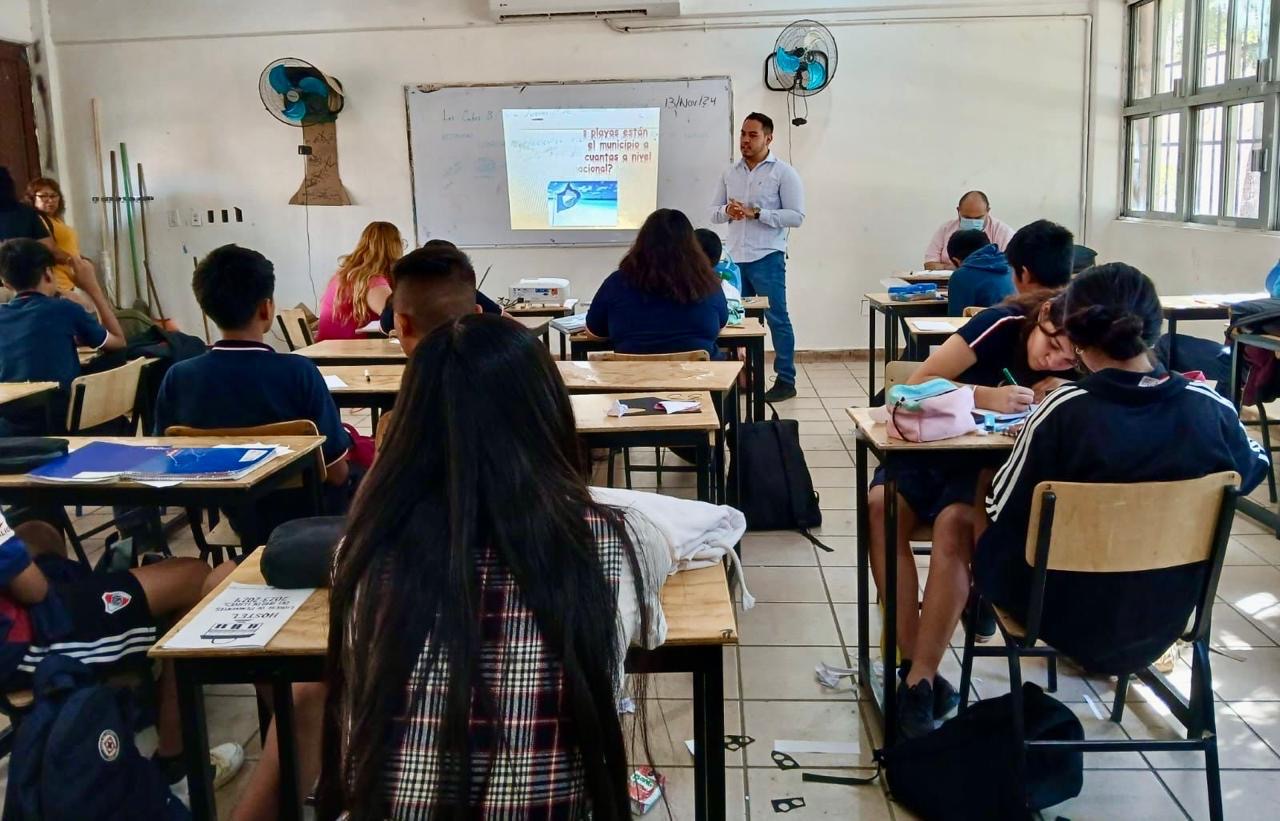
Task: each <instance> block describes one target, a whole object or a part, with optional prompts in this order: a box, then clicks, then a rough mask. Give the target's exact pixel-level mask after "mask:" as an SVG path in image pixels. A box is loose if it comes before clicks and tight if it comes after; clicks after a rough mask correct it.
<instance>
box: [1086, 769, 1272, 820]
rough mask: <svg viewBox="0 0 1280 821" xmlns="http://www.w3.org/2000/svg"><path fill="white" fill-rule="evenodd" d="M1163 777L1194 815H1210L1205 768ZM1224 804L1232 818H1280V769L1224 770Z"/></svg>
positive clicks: (1187, 809)
mask: <svg viewBox="0 0 1280 821" xmlns="http://www.w3.org/2000/svg"><path fill="white" fill-rule="evenodd" d="M1160 778H1161V779H1162V780H1163V781H1164V783H1165V784H1167V785H1168V787H1169V790H1170V791H1171V792H1172V793H1173V794H1174V795H1175V796H1176V797H1177V799H1178V802H1179V803H1181V804H1182V806H1183V807H1184V808H1185V809H1186V811H1187V812H1188V813H1190V815H1191V817H1192V818H1194V819H1196V821H1200V819H1205V818H1208V817H1209V796H1208V790H1207V789H1206V787H1205V780H1204V771H1203V770H1164V771H1162V772H1161V773H1160ZM1085 787H1086V788H1087V787H1088V782H1087V781H1086V782H1085ZM1222 803H1223V809H1224V812H1223V814H1224V815H1225V816H1226V817H1227V818H1230V819H1236V818H1239V819H1242V820H1243V819H1254V818H1258V819H1261V818H1280V772H1276V771H1274V770H1272V771H1270V772H1265V771H1260V772H1249V771H1239V770H1236V771H1230V770H1224V771H1223V773H1222ZM1073 817H1074V816H1073Z"/></svg>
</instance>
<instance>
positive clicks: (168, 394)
mask: <svg viewBox="0 0 1280 821" xmlns="http://www.w3.org/2000/svg"><path fill="white" fill-rule="evenodd" d="M191 286H192V289H193V290H194V291H195V295H196V302H198V303H199V304H200V309H201V310H202V311H204V312H205V314H207V315H208V317H209V318H210V319H212V320H213V321H214V323H215V324H216V325H217V326H218V330H219V331H220V332H221V334H222V338H221V339H219V340H218V341H217V342H215V343H213V347H212V348H211V349H210V350H209V352H208V353H206V354H203V355H201V356H197V357H194V358H192V359H186V360H183V361H182V362H177V363H175V364H174V365H173V367H171V368H170V369H169V372H168V373H167V374H165V377H164V381H163V382H161V384H160V393H159V395H158V396H157V398H156V431H155V432H156V435H157V436H163V435H164V432H165V430H166V429H168V428H169V427H170V426H172V425H183V426H187V427H193V428H244V427H255V426H258V425H269V424H272V423H275V422H288V421H292V420H297V419H309V420H311V421H312V422H315V424H316V428H317V430H318V431H319V432H320V435H321V436H324V437H325V442H324V445H323V446H322V450H323V453H324V461H325V477H324V481H325V485H326V488H325V491H326V492H325V504H324V507H325V509H326V510H327V511H328V512H331V513H334V514H337V513H341V512H342V511H343V510H345V509H346V506H347V503H348V502H349V500H350V495H351V492H352V487H351V484H353V482H354V477H352V476H351V472H350V470H349V467H348V464H347V451H348V449H349V448H350V447H351V437H350V436H349V435H348V433H347V431H346V429H345V428H343V426H342V417H341V416H340V415H339V414H338V408H337V406H335V405H334V403H333V397H332V396H331V395H330V394H329V389H328V387H327V386H326V385H325V383H324V377H322V376H321V375H320V371H319V370H318V369H317V368H316V366H315V364H314V363H312V362H311V360H309V359H307V358H306V357H303V356H293V355H292V354H283V353H277V352H276V351H275V350H274V349H273V348H272V347H271V346H270V345H268V344H266V343H265V342H264V341H263V339H264V338H265V337H266V334H267V333H268V332H269V331H270V330H271V325H272V322H273V321H274V319H275V314H276V305H275V286H276V277H275V267H274V266H273V265H272V264H271V261H270V260H268V259H267V258H266V257H264V256H263V255H262V254H260V253H258V252H257V251H253V250H250V249H248V248H241V247H240V246H238V245H223V246H222V247H220V248H215V249H213V250H212V251H210V252H209V253H208V255H206V256H205V258H204V259H202V260H201V261H200V264H199V265H197V266H196V271H195V275H194V276H193V277H192V280H191ZM302 496H303V493H302V492H301V491H296V492H295V491H283V492H281V493H276V494H271V495H270V496H268V497H267V499H266V500H264V502H263V503H260V504H258V505H256V506H255V512H254V513H253V514H252V518H250V514H249V512H248V511H239V512H238V513H231V512H230V511H229V513H231V516H232V522H233V525H234V526H235V529H236V532H237V533H239V534H240V535H241V536H242V537H244V538H245V540H246V542H245V543H246V544H249V545H254V546H256V545H260V544H262V543H264V542H265V541H266V537H267V536H268V535H269V534H270V533H271V530H272V529H273V528H274V526H275V525H277V524H280V523H281V522H284V521H287V520H289V519H291V518H296V517H297V516H298V515H305V514H302V513H300V511H301V510H303V509H305V507H306V504H305V500H304V499H303V498H301V497H302ZM289 500H292V501H289Z"/></svg>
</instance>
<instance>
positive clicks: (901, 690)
mask: <svg viewBox="0 0 1280 821" xmlns="http://www.w3.org/2000/svg"><path fill="white" fill-rule="evenodd" d="M931 732H933V685H932V684H930V683H929V680H928V679H921V680H920V681H918V682H916V686H914V687H908V686H907V683H906V682H905V681H900V682H898V733H899V734H900V735H901V736H902V737H903V738H904V739H912V738H920V737H921V736H923V735H927V734H929V733H931Z"/></svg>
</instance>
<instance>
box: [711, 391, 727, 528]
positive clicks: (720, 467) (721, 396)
mask: <svg viewBox="0 0 1280 821" xmlns="http://www.w3.org/2000/svg"><path fill="white" fill-rule="evenodd" d="M728 396H729V394H728V393H721V392H719V391H715V392H712V394H711V401H712V403H713V404H715V406H716V416H717V417H718V418H719V420H720V427H718V428H716V445H715V460H714V464H713V465H712V469H713V470H714V471H715V485H716V503H717V504H721V505H723V504H725V503H726V501H727V500H726V499H725V492H726V490H727V488H726V486H725V481H726V480H725V474H724V472H725V468H726V467H727V466H728V462H727V460H726V459H725V455H724V445H725V439H724V424H725V400H726V399H727V397H728Z"/></svg>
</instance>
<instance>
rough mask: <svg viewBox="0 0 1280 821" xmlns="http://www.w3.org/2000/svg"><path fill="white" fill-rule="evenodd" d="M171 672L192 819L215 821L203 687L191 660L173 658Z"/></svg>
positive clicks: (215, 813)
mask: <svg viewBox="0 0 1280 821" xmlns="http://www.w3.org/2000/svg"><path fill="white" fill-rule="evenodd" d="M173 674H174V679H175V682H176V684H177V689H178V722H179V725H180V726H181V727H182V759H183V762H184V763H185V764H186V770H187V788H188V791H189V795H190V797H191V814H192V816H193V817H194V818H195V821H216V819H217V817H218V812H217V810H216V809H215V808H214V804H213V772H212V767H211V766H210V764H209V728H208V726H207V725H206V723H205V714H204V690H203V689H202V688H201V686H200V681H199V680H198V679H197V678H196V677H195V675H194V674H193V672H192V670H191V663H190V662H186V661H182V660H175V661H174V662H173Z"/></svg>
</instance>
